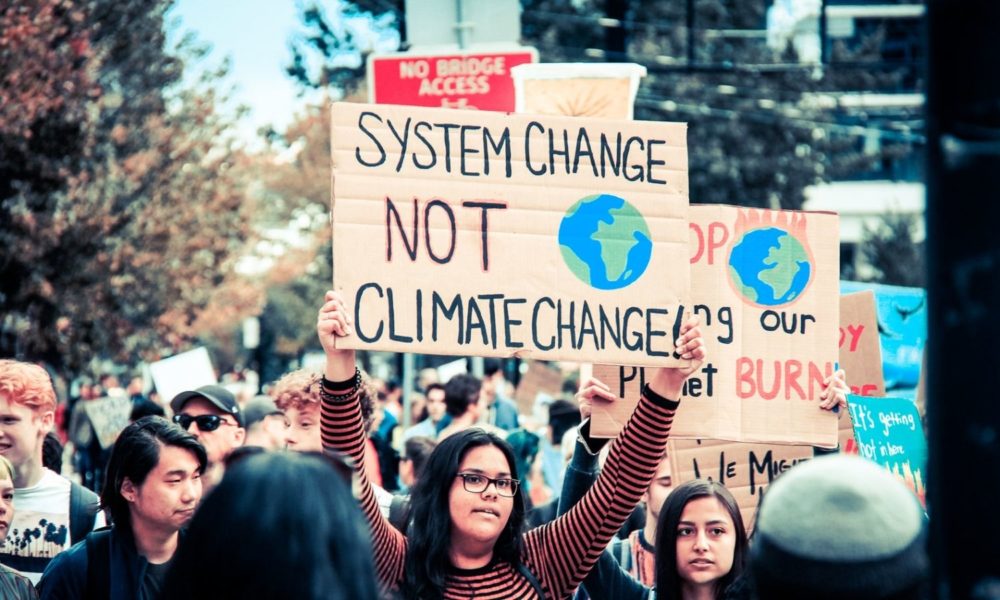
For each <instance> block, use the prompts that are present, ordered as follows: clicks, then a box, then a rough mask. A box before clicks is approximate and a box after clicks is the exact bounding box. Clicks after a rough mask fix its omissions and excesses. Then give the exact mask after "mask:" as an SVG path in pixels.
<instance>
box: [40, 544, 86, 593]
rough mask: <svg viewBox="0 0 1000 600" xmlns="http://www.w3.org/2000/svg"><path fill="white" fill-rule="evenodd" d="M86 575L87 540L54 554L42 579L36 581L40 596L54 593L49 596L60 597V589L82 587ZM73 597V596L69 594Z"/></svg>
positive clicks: (77, 588) (78, 588)
mask: <svg viewBox="0 0 1000 600" xmlns="http://www.w3.org/2000/svg"><path fill="white" fill-rule="evenodd" d="M86 577H87V542H86V540H84V541H82V542H78V543H76V544H74V545H73V546H72V547H70V548H69V550H65V551H63V552H60V553H59V554H57V555H55V557H53V559H52V560H51V561H49V564H48V566H46V567H45V572H44V573H42V579H41V580H40V581H39V582H38V590H39V592H40V595H41V596H42V597H47V596H48V594H50V593H54V595H53V596H51V597H59V598H62V597H63V596H62V595H61V591H68V590H80V589H83V585H84V582H86ZM70 597H75V596H72V595H71V596H70Z"/></svg>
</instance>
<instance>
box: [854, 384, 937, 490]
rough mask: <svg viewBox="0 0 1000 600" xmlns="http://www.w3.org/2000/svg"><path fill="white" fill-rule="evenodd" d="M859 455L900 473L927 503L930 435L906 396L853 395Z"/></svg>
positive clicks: (914, 405) (915, 407)
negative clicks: (874, 396)
mask: <svg viewBox="0 0 1000 600" xmlns="http://www.w3.org/2000/svg"><path fill="white" fill-rule="evenodd" d="M848 404H849V406H850V410H851V420H852V421H853V422H854V437H855V439H856V440H857V442H858V454H859V455H860V456H863V457H864V458H867V459H869V460H872V461H875V462H876V463H878V464H880V465H882V466H884V467H885V468H886V469H888V470H889V471H890V472H891V473H893V474H895V475H897V476H898V477H899V478H900V479H901V480H902V481H903V483H905V484H906V485H907V487H909V488H910V489H911V490H913V492H914V493H915V494H916V495H917V497H918V498H920V502H921V504H925V505H926V502H925V492H926V490H925V487H924V486H925V483H924V482H925V476H924V473H925V472H926V468H927V438H926V436H925V435H924V428H923V424H922V423H921V422H920V414H919V413H918V412H917V406H916V404H914V403H913V402H912V401H910V400H908V399H906V398H869V397H866V396H854V395H852V396H850V397H849V398H848Z"/></svg>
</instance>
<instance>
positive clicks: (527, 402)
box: [514, 361, 563, 415]
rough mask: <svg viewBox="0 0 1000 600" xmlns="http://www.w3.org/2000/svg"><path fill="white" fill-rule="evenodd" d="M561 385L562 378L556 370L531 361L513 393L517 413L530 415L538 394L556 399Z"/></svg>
mask: <svg viewBox="0 0 1000 600" xmlns="http://www.w3.org/2000/svg"><path fill="white" fill-rule="evenodd" d="M562 383H563V376H562V373H561V372H560V371H559V370H558V369H554V368H552V367H550V366H548V365H546V364H545V363H541V362H534V361H533V362H532V363H530V364H529V365H528V370H527V371H526V372H525V373H524V375H522V376H521V380H520V381H519V382H518V383H517V389H516V390H515V391H514V400H515V401H516V402H517V411H518V412H519V413H521V414H522V415H530V414H531V413H532V410H533V409H534V406H535V398H536V397H538V393H539V392H541V393H544V394H548V395H549V396H552V397H553V398H558V397H559V394H561V393H562Z"/></svg>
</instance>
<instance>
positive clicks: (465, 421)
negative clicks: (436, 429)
mask: <svg viewBox="0 0 1000 600" xmlns="http://www.w3.org/2000/svg"><path fill="white" fill-rule="evenodd" d="M482 385H483V384H482V382H481V381H480V380H479V378H478V377H475V376H473V375H469V374H468V373H460V374H458V375H455V376H454V377H452V378H451V379H449V380H448V383H446V384H445V386H444V405H445V409H446V410H447V413H448V416H449V417H451V422H450V423H449V424H448V426H447V427H445V428H444V429H442V430H441V432H440V433H439V434H438V441H441V440H443V439H445V438H446V437H448V436H449V435H452V434H453V433H458V432H459V431H464V430H466V429H468V428H469V427H482V428H483V429H485V430H487V431H491V432H493V433H496V434H498V435H501V436H502V435H504V432H503V430H501V429H499V428H497V427H494V426H492V425H490V424H488V423H484V422H483V421H482V417H483V413H484V412H485V407H484V406H483V398H482V395H481V394H480V392H481V391H482Z"/></svg>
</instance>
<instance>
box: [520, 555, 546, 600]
mask: <svg viewBox="0 0 1000 600" xmlns="http://www.w3.org/2000/svg"><path fill="white" fill-rule="evenodd" d="M517 572H518V573H520V574H521V576H522V577H524V578H525V579H527V580H528V583H530V584H531V588H532V589H533V590H535V593H536V594H538V597H539V598H543V599H544V598H545V590H543V589H542V584H541V583H539V582H538V578H537V577H535V574H534V573H532V572H531V570H530V569H529V568H528V567H526V566H524V563H517Z"/></svg>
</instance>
